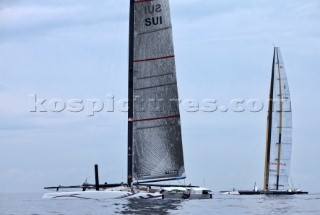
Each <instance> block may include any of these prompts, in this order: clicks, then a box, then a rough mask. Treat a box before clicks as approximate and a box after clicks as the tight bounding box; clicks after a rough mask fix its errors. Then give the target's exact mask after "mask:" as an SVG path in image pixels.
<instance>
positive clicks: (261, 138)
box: [241, 128, 265, 189]
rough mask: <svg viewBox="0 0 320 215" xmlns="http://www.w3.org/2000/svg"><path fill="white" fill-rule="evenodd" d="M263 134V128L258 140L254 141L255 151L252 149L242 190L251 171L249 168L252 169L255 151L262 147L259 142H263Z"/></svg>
mask: <svg viewBox="0 0 320 215" xmlns="http://www.w3.org/2000/svg"><path fill="white" fill-rule="evenodd" d="M264 132H265V129H264V128H263V129H262V131H261V132H260V135H259V138H258V139H259V141H255V142H256V144H255V149H254V153H253V157H252V158H251V161H250V164H249V168H248V170H247V172H246V174H245V178H244V180H243V181H242V184H241V189H243V186H244V184H245V183H246V182H247V180H248V176H249V173H250V171H251V168H252V165H253V161H254V160H255V157H256V154H257V150H258V148H259V146H260V145H263V144H261V142H264V137H265V134H264Z"/></svg>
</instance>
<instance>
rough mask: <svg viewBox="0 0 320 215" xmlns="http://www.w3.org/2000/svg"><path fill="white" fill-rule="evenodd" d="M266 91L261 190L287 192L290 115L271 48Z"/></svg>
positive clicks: (281, 73) (280, 69)
mask: <svg viewBox="0 0 320 215" xmlns="http://www.w3.org/2000/svg"><path fill="white" fill-rule="evenodd" d="M273 59H274V60H273V68H272V83H271V88H270V100H271V103H269V112H268V113H269V114H268V118H269V120H268V127H267V131H268V136H267V137H268V138H267V149H268V150H267V152H266V168H265V188H264V189H265V190H285V189H288V178H289V171H290V163H291V148H292V112H291V100H290V91H289V85H288V80H287V76H286V72H285V68H284V64H283V60H282V57H281V53H280V49H279V48H278V47H275V50H274V58H273Z"/></svg>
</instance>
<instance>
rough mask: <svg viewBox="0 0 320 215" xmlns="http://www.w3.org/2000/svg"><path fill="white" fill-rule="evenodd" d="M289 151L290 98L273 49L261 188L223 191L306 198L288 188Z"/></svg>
mask: <svg viewBox="0 0 320 215" xmlns="http://www.w3.org/2000/svg"><path fill="white" fill-rule="evenodd" d="M291 148H292V110H291V96H290V91H289V85H288V79H287V75H286V72H285V68H284V63H283V60H282V56H281V53H280V48H279V47H275V48H274V55H273V63H272V73H271V85H270V94H269V105H268V118H267V134H266V154H265V168H264V187H263V190H258V189H257V188H256V186H255V188H254V190H238V191H232V192H230V191H223V192H222V193H224V194H240V195H255V194H268V195H272V194H274V195H292V194H307V192H303V191H301V190H296V189H292V188H290V187H289V185H288V179H289V173H290V164H291Z"/></svg>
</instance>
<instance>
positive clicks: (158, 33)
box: [131, 0, 185, 182]
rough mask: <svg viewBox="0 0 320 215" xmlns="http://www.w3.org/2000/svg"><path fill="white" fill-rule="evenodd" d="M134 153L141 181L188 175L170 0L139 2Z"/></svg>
mask: <svg viewBox="0 0 320 215" xmlns="http://www.w3.org/2000/svg"><path fill="white" fill-rule="evenodd" d="M133 47H134V52H133V53H134V60H133V79H132V82H133V95H132V98H131V99H132V100H133V117H132V119H131V121H132V124H133V132H132V135H133V136H132V139H133V157H132V161H133V164H132V176H133V179H134V180H135V181H140V182H141V181H153V180H156V181H158V180H168V179H173V180H175V179H177V178H182V177H184V175H185V168H184V160H183V149H182V137H181V125H180V111H179V103H178V88H177V80H176V67H175V55H174V48H173V39H172V26H171V19H170V8H169V0H155V1H150V0H140V1H139V0H136V1H135V4H134V44H133Z"/></svg>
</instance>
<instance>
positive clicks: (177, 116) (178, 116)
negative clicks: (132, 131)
mask: <svg viewBox="0 0 320 215" xmlns="http://www.w3.org/2000/svg"><path fill="white" fill-rule="evenodd" d="M171 118H180V115H175V116H164V117H158V118H149V119H137V120H133V122H143V121H153V120H160V119H171Z"/></svg>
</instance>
